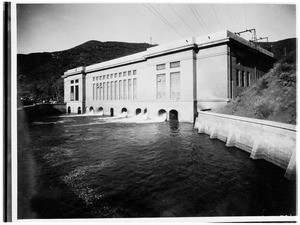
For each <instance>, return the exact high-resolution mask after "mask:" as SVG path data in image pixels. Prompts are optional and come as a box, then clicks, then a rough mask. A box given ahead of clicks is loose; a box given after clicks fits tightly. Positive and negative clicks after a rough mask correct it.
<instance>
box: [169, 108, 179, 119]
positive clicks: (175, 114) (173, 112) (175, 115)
mask: <svg viewBox="0 0 300 225" xmlns="http://www.w3.org/2000/svg"><path fill="white" fill-rule="evenodd" d="M169 120H178V112H177V111H176V110H175V109H172V110H170V112H169Z"/></svg>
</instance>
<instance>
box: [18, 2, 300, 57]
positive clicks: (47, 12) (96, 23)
mask: <svg viewBox="0 0 300 225" xmlns="http://www.w3.org/2000/svg"><path fill="white" fill-rule="evenodd" d="M252 28H255V29H256V34H257V37H258V38H259V37H262V38H264V37H268V41H278V40H282V39H286V38H293V37H296V6H295V5H293V4H289V5H282V4H203V3H202V4H197V3H192V4H191V3H189V4H183V3H180V4H179V3H168V4H159V3H156V4H155V3H151V4H149V3H145V4H137V3H135V4H134V3H127V4H124V3H123V4H121V3H112V4H108V3H107V4H104V3H102V4H100V3H89V4H70V3H68V4H58V3H56V4H27V3H25V4H24V3H22V4H17V52H18V53H22V54H29V53H33V52H53V51H61V50H66V49H69V48H72V47H75V46H77V45H80V44H82V43H84V42H87V41H89V40H98V41H103V42H105V41H121V42H134V43H145V42H146V43H152V44H159V45H161V44H166V43H169V42H175V41H179V40H181V39H184V38H187V37H192V36H202V35H208V34H210V33H214V32H218V31H220V30H230V31H232V32H239V31H243V30H246V29H252ZM242 37H244V38H245V39H251V38H252V37H253V36H252V34H251V33H249V32H248V33H245V34H243V35H242ZM261 41H266V39H263V40H261Z"/></svg>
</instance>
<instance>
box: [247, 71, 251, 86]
mask: <svg viewBox="0 0 300 225" xmlns="http://www.w3.org/2000/svg"><path fill="white" fill-rule="evenodd" d="M250 77H251V73H249V72H247V87H249V86H250Z"/></svg>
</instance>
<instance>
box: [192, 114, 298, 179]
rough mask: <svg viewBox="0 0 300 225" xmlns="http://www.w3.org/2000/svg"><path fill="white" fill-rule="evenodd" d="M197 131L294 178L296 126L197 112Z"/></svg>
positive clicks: (287, 176)
mask: <svg viewBox="0 0 300 225" xmlns="http://www.w3.org/2000/svg"><path fill="white" fill-rule="evenodd" d="M195 128H196V129H198V133H206V134H209V135H210V138H211V139H215V138H217V139H220V140H222V141H224V142H226V146H227V147H237V148H240V149H242V150H245V151H247V152H249V153H250V154H251V155H250V157H251V158H252V159H265V160H267V161H269V162H271V163H273V164H275V165H277V166H279V167H281V168H283V169H285V170H286V172H285V177H286V178H288V179H296V126H295V125H291V124H285V123H278V122H273V121H265V120H258V119H251V118H246V117H239V116H231V115H224V114H219V113H212V112H199V113H198V117H197V118H196V121H195Z"/></svg>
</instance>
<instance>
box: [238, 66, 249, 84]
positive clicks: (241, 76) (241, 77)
mask: <svg viewBox="0 0 300 225" xmlns="http://www.w3.org/2000/svg"><path fill="white" fill-rule="evenodd" d="M250 77H251V73H250V72H247V71H243V70H238V69H237V70H236V86H240V87H249V86H250Z"/></svg>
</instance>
